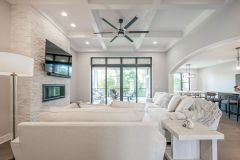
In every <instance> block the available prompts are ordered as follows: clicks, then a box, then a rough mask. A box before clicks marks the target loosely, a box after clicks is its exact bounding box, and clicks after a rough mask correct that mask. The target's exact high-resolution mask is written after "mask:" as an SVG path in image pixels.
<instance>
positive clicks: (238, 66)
mask: <svg viewBox="0 0 240 160" xmlns="http://www.w3.org/2000/svg"><path fill="white" fill-rule="evenodd" d="M239 49H240V47H238V48H236V50H237V62H236V70H240V57H239Z"/></svg>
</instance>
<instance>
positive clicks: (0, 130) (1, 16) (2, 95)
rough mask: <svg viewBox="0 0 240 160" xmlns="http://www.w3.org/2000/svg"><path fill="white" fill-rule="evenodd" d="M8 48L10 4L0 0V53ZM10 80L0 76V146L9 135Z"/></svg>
mask: <svg viewBox="0 0 240 160" xmlns="http://www.w3.org/2000/svg"><path fill="white" fill-rule="evenodd" d="M9 47H10V4H8V3H7V2H5V1H4V0H0V52H2V51H9ZM10 124H11V122H10V78H9V77H6V76H0V144H1V143H2V142H1V137H3V136H5V135H6V134H8V133H10V128H11V127H10Z"/></svg>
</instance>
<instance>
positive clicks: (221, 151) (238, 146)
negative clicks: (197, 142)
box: [218, 115, 240, 160]
mask: <svg viewBox="0 0 240 160" xmlns="http://www.w3.org/2000/svg"><path fill="white" fill-rule="evenodd" d="M218 131H219V132H222V133H224V136H225V139H224V140H223V141H219V142H218V160H240V154H239V152H240V121H239V122H237V121H236V119H231V120H229V119H228V118H227V115H224V116H223V117H222V118H221V122H220V125H219V127H218Z"/></svg>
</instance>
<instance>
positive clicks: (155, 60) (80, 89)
mask: <svg viewBox="0 0 240 160" xmlns="http://www.w3.org/2000/svg"><path fill="white" fill-rule="evenodd" d="M114 56H118V57H127V56H130V57H152V78H153V81H152V85H153V92H155V91H167V90H168V77H167V63H166V55H165V53H78V55H77V63H78V70H77V72H78V73H77V86H76V88H77V93H75V94H77V95H75V96H74V97H78V100H82V101H90V100H91V65H90V58H91V57H114Z"/></svg>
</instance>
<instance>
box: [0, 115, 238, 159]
mask: <svg viewBox="0 0 240 160" xmlns="http://www.w3.org/2000/svg"><path fill="white" fill-rule="evenodd" d="M218 131H220V132H222V133H224V135H225V140H223V141H219V143H218V160H240V154H239V151H240V121H239V122H237V121H236V120H234V119H232V120H229V119H228V118H227V116H226V115H224V116H223V117H222V118H221V121H220V124H219V128H218ZM12 158H13V154H12V151H11V147H10V143H9V142H6V143H4V144H1V145H0V160H9V159H12Z"/></svg>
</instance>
